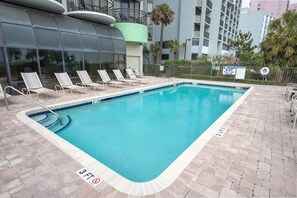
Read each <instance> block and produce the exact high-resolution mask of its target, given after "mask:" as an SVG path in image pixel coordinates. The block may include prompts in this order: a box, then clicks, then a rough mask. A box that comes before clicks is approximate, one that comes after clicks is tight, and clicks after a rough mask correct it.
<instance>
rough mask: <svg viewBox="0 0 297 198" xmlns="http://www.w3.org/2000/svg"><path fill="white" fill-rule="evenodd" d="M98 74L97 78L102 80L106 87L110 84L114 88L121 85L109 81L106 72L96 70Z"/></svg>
mask: <svg viewBox="0 0 297 198" xmlns="http://www.w3.org/2000/svg"><path fill="white" fill-rule="evenodd" d="M97 71H98V73H99V76H100V78H101V80H102V83H103V84H105V85H106V86H107V84H112V85H114V87H116V86H117V85H122V84H123V83H122V82H119V81H113V80H111V79H110V77H109V75H108V73H107V72H106V70H97Z"/></svg>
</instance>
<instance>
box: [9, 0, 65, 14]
mask: <svg viewBox="0 0 297 198" xmlns="http://www.w3.org/2000/svg"><path fill="white" fill-rule="evenodd" d="M4 1H7V2H10V3H13V4H20V5H23V6H27V7H32V8H36V9H40V10H45V11H49V12H54V13H58V14H62V13H63V12H65V8H64V6H63V5H62V4H61V3H59V2H57V1H56V0H4Z"/></svg>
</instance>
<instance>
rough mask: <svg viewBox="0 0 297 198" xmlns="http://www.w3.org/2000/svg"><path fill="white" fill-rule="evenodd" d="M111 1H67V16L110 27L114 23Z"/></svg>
mask: <svg viewBox="0 0 297 198" xmlns="http://www.w3.org/2000/svg"><path fill="white" fill-rule="evenodd" d="M113 6H114V3H113V1H112V0H88V1H81V0H67V13H66V14H67V15H69V16H72V17H76V18H80V19H84V20H89V21H93V22H97V23H102V24H106V25H110V24H113V23H115V21H116V20H115V18H114V17H112V15H113Z"/></svg>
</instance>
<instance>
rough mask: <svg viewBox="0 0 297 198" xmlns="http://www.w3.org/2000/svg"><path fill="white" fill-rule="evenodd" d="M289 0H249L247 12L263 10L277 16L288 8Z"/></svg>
mask: <svg viewBox="0 0 297 198" xmlns="http://www.w3.org/2000/svg"><path fill="white" fill-rule="evenodd" d="M288 6H289V0H251V3H250V9H249V12H256V11H264V12H267V13H269V14H272V15H273V16H276V17H279V16H281V15H282V14H283V13H284V12H286V11H287V10H288Z"/></svg>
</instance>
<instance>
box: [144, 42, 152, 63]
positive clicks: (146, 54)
mask: <svg viewBox="0 0 297 198" xmlns="http://www.w3.org/2000/svg"><path fill="white" fill-rule="evenodd" d="M150 53H151V51H150V50H149V48H148V47H147V46H146V45H144V46H143V50H142V54H143V57H145V58H146V60H147V63H148V64H150Z"/></svg>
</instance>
